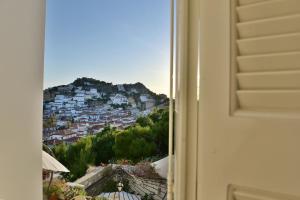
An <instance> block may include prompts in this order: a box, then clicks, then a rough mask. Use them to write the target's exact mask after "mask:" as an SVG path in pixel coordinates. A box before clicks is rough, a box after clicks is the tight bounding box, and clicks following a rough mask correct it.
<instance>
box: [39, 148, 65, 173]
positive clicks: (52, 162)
mask: <svg viewBox="0 0 300 200" xmlns="http://www.w3.org/2000/svg"><path fill="white" fill-rule="evenodd" d="M43 169H44V170H47V171H52V172H70V171H69V170H68V169H67V168H66V167H65V166H63V165H62V164H61V163H60V162H58V161H57V160H56V159H55V158H53V157H52V156H50V155H49V154H48V153H46V152H45V151H43Z"/></svg>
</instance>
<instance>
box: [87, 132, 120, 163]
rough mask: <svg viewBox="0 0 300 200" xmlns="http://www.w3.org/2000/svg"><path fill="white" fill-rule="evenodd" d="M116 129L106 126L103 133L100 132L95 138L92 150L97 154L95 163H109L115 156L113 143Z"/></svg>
mask: <svg viewBox="0 0 300 200" xmlns="http://www.w3.org/2000/svg"><path fill="white" fill-rule="evenodd" d="M114 132H115V130H114V129H111V128H110V127H105V128H104V130H103V131H102V132H101V133H98V134H97V135H96V137H94V138H93V147H92V151H93V153H94V155H95V164H96V165H99V164H100V163H108V162H109V161H110V160H111V159H112V158H114V157H115V152H114V151H113V149H112V148H113V145H114V144H115V136H114Z"/></svg>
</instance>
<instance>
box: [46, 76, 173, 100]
mask: <svg viewBox="0 0 300 200" xmlns="http://www.w3.org/2000/svg"><path fill="white" fill-rule="evenodd" d="M78 88H81V89H82V90H85V91H90V90H91V89H94V90H95V89H96V90H97V92H99V93H101V94H103V97H107V98H109V97H110V96H112V95H115V94H122V95H124V96H126V97H132V98H133V99H135V100H136V101H138V100H139V99H140V96H141V95H147V96H149V97H150V98H152V99H154V100H155V102H156V105H159V104H162V103H165V102H166V101H167V100H168V98H167V96H166V95H165V94H156V93H154V92H152V91H151V90H150V89H148V88H147V87H146V86H145V85H144V84H142V83H140V82H137V83H133V84H116V85H114V84H112V83H109V82H105V81H100V80H96V79H93V78H86V77H83V78H77V79H76V80H75V81H73V82H72V83H70V84H68V85H59V86H55V87H51V88H47V89H45V90H44V101H45V102H49V101H53V100H54V98H55V96H56V95H65V96H69V97H72V96H74V95H75V90H76V89H78ZM104 99H105V98H104Z"/></svg>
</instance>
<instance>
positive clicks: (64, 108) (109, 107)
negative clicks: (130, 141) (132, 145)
mask: <svg viewBox="0 0 300 200" xmlns="http://www.w3.org/2000/svg"><path fill="white" fill-rule="evenodd" d="M72 89H73V91H74V93H73V95H63V94H57V95H55V97H54V99H53V100H52V101H47V102H44V116H43V117H44V129H43V140H44V143H46V144H47V145H50V146H51V145H56V144H59V143H62V142H64V143H73V142H76V141H77V140H78V139H80V138H81V137H85V136H86V135H88V134H96V133H99V132H101V131H102V130H103V129H104V128H105V127H106V126H107V125H110V126H111V127H115V128H117V129H125V128H126V127H128V126H131V125H133V124H135V122H136V119H137V118H138V117H139V116H143V115H147V114H149V113H150V112H151V111H152V110H153V108H154V107H155V105H156V104H155V101H154V99H153V98H151V96H150V95H148V94H141V95H140V96H139V99H138V101H137V100H135V99H134V98H133V97H130V96H128V95H124V87H122V86H118V89H119V91H120V92H119V93H115V94H110V95H109V96H108V95H107V94H106V93H104V92H99V91H98V90H97V89H96V88H89V90H84V89H82V87H76V88H72ZM103 99H106V101H105V103H103V101H102V103H99V104H96V105H89V104H88V101H91V100H94V101H98V100H99V101H100V102H101V100H103Z"/></svg>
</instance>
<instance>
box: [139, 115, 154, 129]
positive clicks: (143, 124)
mask: <svg viewBox="0 0 300 200" xmlns="http://www.w3.org/2000/svg"><path fill="white" fill-rule="evenodd" d="M136 123H137V124H139V125H140V126H141V127H146V126H152V125H153V121H152V120H151V118H149V117H139V118H138V119H137V120H136Z"/></svg>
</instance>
